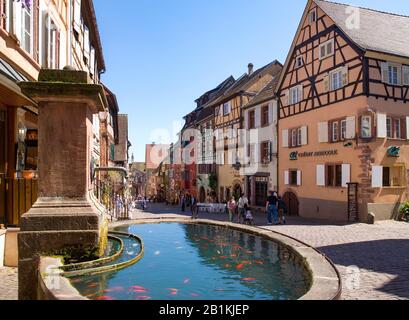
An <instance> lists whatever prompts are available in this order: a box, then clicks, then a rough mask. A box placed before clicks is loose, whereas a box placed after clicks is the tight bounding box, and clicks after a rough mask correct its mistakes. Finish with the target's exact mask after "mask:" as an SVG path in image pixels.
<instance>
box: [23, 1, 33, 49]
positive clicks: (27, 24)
mask: <svg viewBox="0 0 409 320" xmlns="http://www.w3.org/2000/svg"><path fill="white" fill-rule="evenodd" d="M32 23H33V19H32V12H31V6H24V7H22V20H21V25H22V32H23V34H22V44H21V46H22V47H23V49H24V50H25V51H26V52H28V53H30V54H31V53H32V44H31V40H32V33H33V25H32Z"/></svg>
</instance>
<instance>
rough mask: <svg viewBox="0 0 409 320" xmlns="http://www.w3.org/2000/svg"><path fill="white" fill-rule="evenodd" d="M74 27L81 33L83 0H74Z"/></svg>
mask: <svg viewBox="0 0 409 320" xmlns="http://www.w3.org/2000/svg"><path fill="white" fill-rule="evenodd" d="M74 29H75V30H76V31H77V32H78V33H81V0H74Z"/></svg>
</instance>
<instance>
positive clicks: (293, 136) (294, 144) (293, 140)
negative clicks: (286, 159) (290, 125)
mask: <svg viewBox="0 0 409 320" xmlns="http://www.w3.org/2000/svg"><path fill="white" fill-rule="evenodd" d="M297 131H298V130H297V129H293V130H291V146H292V147H297V146H298V143H297Z"/></svg>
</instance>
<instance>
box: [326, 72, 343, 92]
mask: <svg viewBox="0 0 409 320" xmlns="http://www.w3.org/2000/svg"><path fill="white" fill-rule="evenodd" d="M342 71H343V70H342V69H337V70H334V71H332V72H330V74H329V76H330V89H331V91H334V90H338V89H341V88H342V87H343V86H344V84H343V82H342Z"/></svg>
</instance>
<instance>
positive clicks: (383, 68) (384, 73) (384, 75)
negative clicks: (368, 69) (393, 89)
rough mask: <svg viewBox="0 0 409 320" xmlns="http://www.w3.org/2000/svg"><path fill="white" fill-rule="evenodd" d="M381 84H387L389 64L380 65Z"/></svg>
mask: <svg viewBox="0 0 409 320" xmlns="http://www.w3.org/2000/svg"><path fill="white" fill-rule="evenodd" d="M381 72H382V82H384V83H389V64H388V63H387V62H382V63H381Z"/></svg>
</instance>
